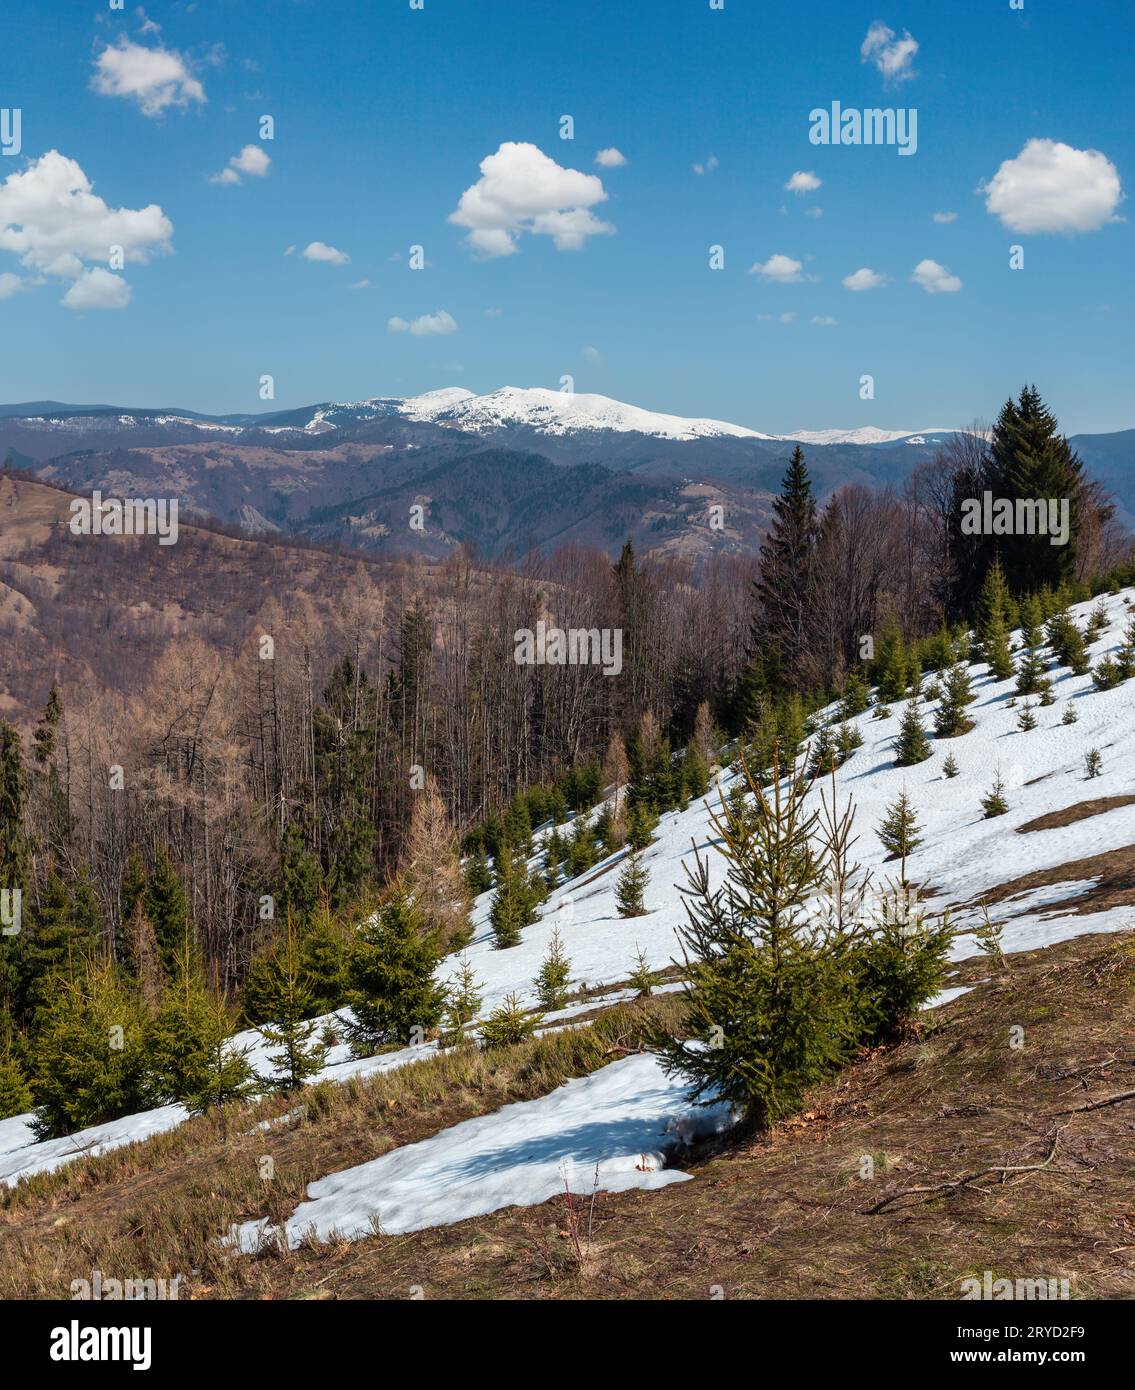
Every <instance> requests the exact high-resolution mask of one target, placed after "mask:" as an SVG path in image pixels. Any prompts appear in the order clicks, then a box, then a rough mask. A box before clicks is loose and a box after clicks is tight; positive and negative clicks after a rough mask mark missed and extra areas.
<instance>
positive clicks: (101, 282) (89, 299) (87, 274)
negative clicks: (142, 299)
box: [59, 265, 130, 309]
mask: <svg viewBox="0 0 1135 1390" xmlns="http://www.w3.org/2000/svg"><path fill="white" fill-rule="evenodd" d="M59 302H60V303H61V304H63V305H65V306H66V307H67V308H68V309H125V308H126V306H127V304H129V303H130V286H129V285H128V284H127V283H126V281H125V280H124V279H123V278H122V276H121V275H114V274H113V273H112V272H111V271H109V270H104V269H103V267H102V266H101V265H96V266H94V267H92V268H91V269H90V270H84V271H83V273H82V274H81V275H80V276H79V278H78V279H77V280H76V281H75V283H74V284H73V285H72V286H71V288H70V289H69V290H68V291H67V293H66V294H65V295H64V296H63V298H62V299H61V300H60V301H59Z"/></svg>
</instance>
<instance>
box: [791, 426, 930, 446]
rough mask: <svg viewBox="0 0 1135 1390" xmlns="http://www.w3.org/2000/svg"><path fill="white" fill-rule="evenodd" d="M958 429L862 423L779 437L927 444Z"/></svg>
mask: <svg viewBox="0 0 1135 1390" xmlns="http://www.w3.org/2000/svg"><path fill="white" fill-rule="evenodd" d="M956 433H957V430H955V429H953V428H947V429H926V430H881V429H877V428H876V427H875V426H874V425H860V427H859V428H858V429H854V430H796V431H795V433H793V434H778V435H777V436H776V437H777V439H792V440H795V441H796V442H797V443H798V444H893V443H894V442H895V440H896V439H906V440H909V441H910V443H912V444H916V443H917V444H925V443H926V442H927V440H928V438H933V437H934V436H937V435H943V434H956Z"/></svg>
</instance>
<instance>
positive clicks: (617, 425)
mask: <svg viewBox="0 0 1135 1390" xmlns="http://www.w3.org/2000/svg"><path fill="white" fill-rule="evenodd" d="M402 410H403V413H404V414H406V415H409V416H410V417H411V418H413V419H419V420H435V421H439V422H442V423H446V424H453V425H457V426H459V427H460V428H462V429H466V430H471V431H474V432H478V431H485V430H493V429H507V428H516V427H518V426H524V427H527V428H529V429H534V430H537V431H539V432H540V433H541V434H553V435H554V434H572V433H575V432H577V431H581V430H611V431H614V432H616V433H620V434H626V433H631V432H635V433H640V434H651V435H655V436H657V437H659V438H662V439H710V438H715V437H721V436H731V437H733V438H737V439H769V438H771V437H772V436H770V435H767V434H759V433H758V432H757V431H756V430H749V429H745V428H744V427H743V426H741V425H731V424H729V423H727V422H726V421H724V420H700V419H687V418H686V417H685V416H682V415H665V414H662V413H660V412H658V411H654V410H642V409H640V408H639V407H638V406H634V405H626V404H625V403H624V402H623V401H616V400H612V399H611V397H610V396H597V395H592V394H590V393H587V392H573V391H552V390H549V389H548V388H546V387H541V386H532V387H520V386H502V387H501V388H500V389H499V390H498V391H490V392H489V394H488V395H485V396H475V395H473V393H472V392H470V391H464V392H463V391H459V390H458V389H456V388H452V387H451V388H449V389H448V390H442V391H430V392H427V394H426V395H424V396H414V397H411V398H410V399H409V400H406V401H404V402H403V405H402Z"/></svg>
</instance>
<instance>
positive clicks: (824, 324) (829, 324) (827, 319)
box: [812, 314, 839, 328]
mask: <svg viewBox="0 0 1135 1390" xmlns="http://www.w3.org/2000/svg"><path fill="white" fill-rule="evenodd" d="M812 322H813V323H814V324H816V326H817V327H819V328H834V327H835V326H836V324H837V323H839V319H833V318H832V316H831V315H830V314H813V315H812Z"/></svg>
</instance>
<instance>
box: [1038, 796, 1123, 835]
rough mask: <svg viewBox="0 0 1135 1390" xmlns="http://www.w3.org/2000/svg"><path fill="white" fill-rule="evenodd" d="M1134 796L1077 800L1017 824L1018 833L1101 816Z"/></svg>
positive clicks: (1055, 827) (1051, 827) (1049, 828)
mask: <svg viewBox="0 0 1135 1390" xmlns="http://www.w3.org/2000/svg"><path fill="white" fill-rule="evenodd" d="M1133 802H1135V796H1098V797H1096V798H1095V799H1094V800H1091V801H1077V802H1076V803H1075V804H1074V805H1072V806H1063V807H1061V809H1060V810H1059V811H1047V812H1046V813H1045V814H1044V815H1043V816H1037V818H1036V819H1035V820H1030V821H1026V822H1025V824H1024V825H1018V826H1017V834H1018V835H1027V834H1029V833H1030V832H1031V831H1033V830H1057V829H1059V828H1060V826H1062V825H1075V824H1076V822H1077V821H1081V820H1087V819H1088V818H1089V817H1090V816H1102V815H1103V813H1104V812H1105V811H1116V810H1118V809H1119V807H1120V806H1130V805H1131V804H1132V803H1133Z"/></svg>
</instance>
